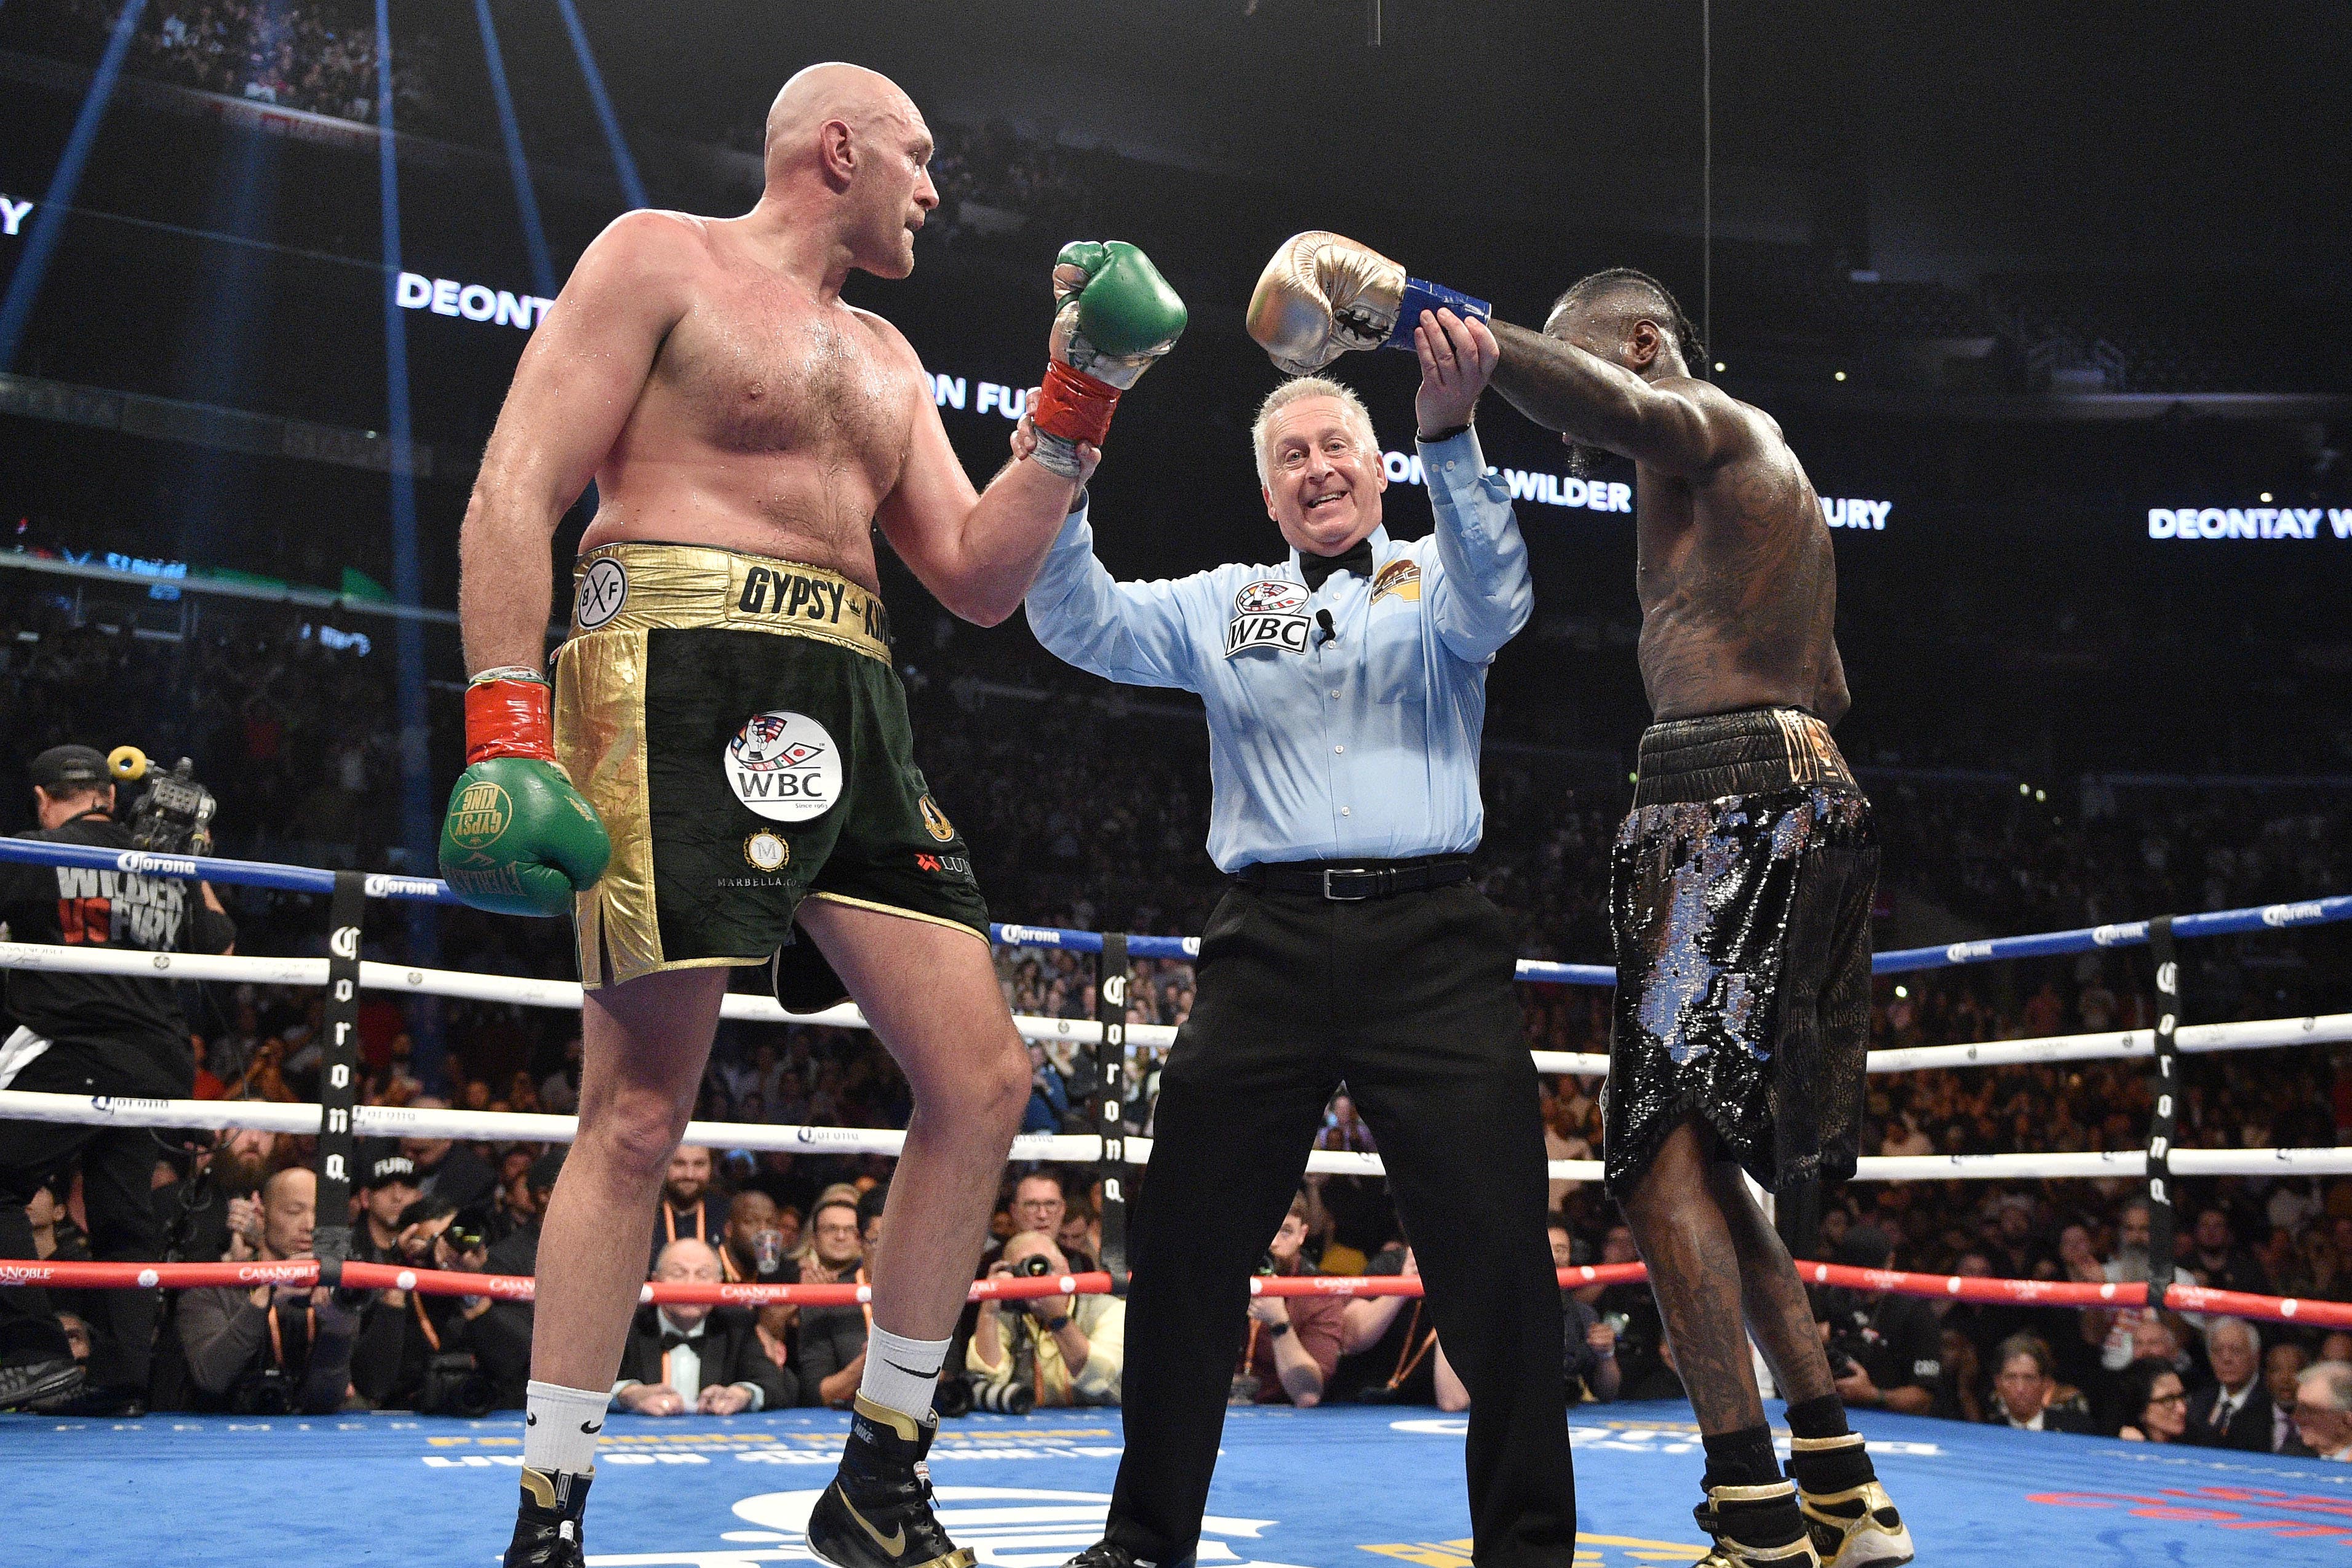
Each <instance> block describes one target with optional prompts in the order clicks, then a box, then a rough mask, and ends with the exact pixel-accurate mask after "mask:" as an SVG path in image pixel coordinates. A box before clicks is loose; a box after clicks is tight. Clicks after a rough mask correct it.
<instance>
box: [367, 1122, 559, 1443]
mask: <svg viewBox="0 0 2352 1568" xmlns="http://www.w3.org/2000/svg"><path fill="white" fill-rule="evenodd" d="M398 1157H399V1156H394V1158H398ZM377 1163H378V1164H379V1165H382V1164H383V1163H385V1162H383V1161H379V1162H377ZM403 1163H405V1161H403ZM394 1245H395V1249H396V1251H397V1252H398V1255H399V1260H400V1264H401V1266H403V1267H405V1268H410V1269H435V1270H441V1271H442V1272H444V1273H457V1274H479V1273H483V1272H486V1271H487V1270H488V1266H489V1249H490V1242H489V1238H488V1235H487V1234H486V1233H485V1229H484V1227H483V1225H482V1222H481V1221H480V1220H479V1219H478V1218H475V1217H474V1216H472V1215H470V1214H460V1213H459V1212H458V1211H457V1205H456V1204H454V1203H451V1202H450V1201H449V1200H448V1199H447V1198H444V1197H420V1198H416V1199H415V1200H414V1201H412V1202H411V1203H410V1204H409V1205H408V1207H405V1208H404V1209H403V1210H402V1211H401V1214H400V1226H399V1235H398V1239H397V1241H396V1242H395V1244H394ZM387 1261H388V1260H387ZM491 1304H492V1303H491V1300H490V1298H489V1297H488V1296H443V1295H427V1294H426V1293H425V1292H424V1291H401V1290H391V1291H377V1292H375V1299H374V1300H373V1301H371V1302H369V1303H368V1305H367V1307H366V1309H365V1311H364V1314H363V1316H362V1323H361V1328H360V1333H359V1338H358V1340H357V1342H356V1343H354V1344H353V1346H352V1388H353V1389H354V1390H355V1391H357V1392H358V1394H359V1395H360V1396H361V1397H362V1398H364V1399H365V1400H367V1402H368V1403H369V1404H371V1405H373V1406H375V1407H376V1408H377V1409H379V1410H414V1411H415V1412H416V1413H417V1414H419V1415H422V1416H471V1417H479V1416H485V1415H488V1413H489V1412H490V1411H492V1410H495V1409H498V1408H499V1407H500V1406H506V1407H508V1408H512V1409H520V1408H521V1406H522V1397H521V1396H522V1390H521V1387H520V1384H516V1385H513V1386H512V1387H511V1388H509V1389H506V1390H501V1388H500V1387H499V1378H498V1377H497V1376H496V1375H495V1374H494V1373H493V1371H492V1370H491V1368H490V1367H489V1366H488V1365H487V1364H485V1362H484V1361H483V1359H482V1356H481V1354H480V1353H481V1351H482V1349H483V1345H482V1343H481V1337H480V1333H479V1331H478V1325H479V1324H481V1323H482V1322H485V1321H486V1320H487V1318H488V1314H489V1312H490V1307H491ZM502 1393H507V1394H510V1395H511V1396H512V1397H511V1398H502V1397H501V1394H502Z"/></svg>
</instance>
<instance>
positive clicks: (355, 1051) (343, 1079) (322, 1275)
mask: <svg viewBox="0 0 2352 1568" xmlns="http://www.w3.org/2000/svg"><path fill="white" fill-rule="evenodd" d="M366 918H367V878H366V877H365V876H363V875H362V874H361V873H358V872H355V871H339V872H337V873H335V892H334V897H333V901H332V904H331V914H330V915H329V925H328V935H327V1009H326V1020H325V1021H326V1026H327V1038H326V1040H325V1041H324V1044H323V1047H322V1051H321V1054H320V1061H319V1218H318V1224H317V1228H316V1229H315V1230H314V1232H313V1234H312V1240H311V1250H312V1251H314V1252H316V1253H317V1254H318V1257H319V1282H320V1284H322V1285H339V1284H341V1282H342V1268H343V1260H344V1259H346V1258H348V1257H350V1256H351V1252H352V1226H351V1219H350V1218H349V1217H350V1214H351V1207H352V1174H353V1173H352V1163H353V1159H354V1157H355V1156H354V1151H353V1147H352V1106H353V1105H354V1104H355V1103H357V1102H358V1099H359V1061H360V1041H359V1032H360V1030H359V1023H360V928H361V926H362V925H363V924H364V923H365V921H366Z"/></svg>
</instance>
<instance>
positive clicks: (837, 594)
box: [572, 544, 890, 664]
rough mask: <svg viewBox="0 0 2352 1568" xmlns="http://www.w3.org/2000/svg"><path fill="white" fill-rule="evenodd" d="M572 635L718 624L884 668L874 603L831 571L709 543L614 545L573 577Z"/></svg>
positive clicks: (880, 622)
mask: <svg viewBox="0 0 2352 1568" xmlns="http://www.w3.org/2000/svg"><path fill="white" fill-rule="evenodd" d="M701 626H719V627H726V628H728V629H730V630H733V631H739V632H772V633H774V634H776V635H780V636H785V637H814V638H816V639H818V640H819V641H821V642H826V643H839V644H840V645H841V646H843V647H845V648H852V649H855V650H856V651H857V652H858V653H863V654H865V655H866V657H868V658H871V659H879V660H881V661H882V662H883V663H884V664H888V663H889V662H890V622H889V617H888V616H887V614H885V613H884V612H883V609H882V601H880V600H879V599H877V598H876V597H875V596H874V595H872V594H870V593H868V592H866V590H864V589H863V588H860V587H858V586H857V584H856V583H854V582H852V581H850V580H848V579H847V578H845V577H843V576H842V575H841V574H840V573H838V572H832V571H826V570H824V569H823V568H822V567H814V566H806V565H803V563H801V562H799V561H796V560H783V559H778V558H776V557H773V556H760V555H746V554H744V553H743V552H741V551H740V550H730V549H717V548H715V547H712V546H708V545H668V544H616V545H606V546H604V548H602V549H593V550H590V551H588V552H587V553H585V554H584V555H583V556H581V558H580V559H579V562H578V564H577V565H575V566H574V567H573V568H572V636H573V637H575V638H577V637H593V636H594V635H595V634H596V633H598V632H645V631H651V630H656V629H663V628H677V627H701Z"/></svg>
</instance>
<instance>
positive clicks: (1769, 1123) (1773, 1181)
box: [1604, 708, 1878, 1235]
mask: <svg viewBox="0 0 2352 1568" xmlns="http://www.w3.org/2000/svg"><path fill="white" fill-rule="evenodd" d="M1636 778H1637V782H1636V784H1635V787H1634V791H1633V810H1632V811H1631V812H1630V813H1628V814H1627V816H1626V818H1625V821H1624V823H1623V825H1622V827H1620V828H1619V829H1618V831H1617V841H1616V844H1615V847H1614V848H1613V850H1612V852H1611V856H1610V866H1609V872H1610V887H1609V905H1610V917H1611V924H1612V927H1613V929H1614V932H1615V936H1616V940H1617V994H1616V1003H1615V1016H1614V1018H1613V1020H1612V1029H1611V1031H1610V1042H1609V1088H1608V1092H1607V1095H1606V1097H1605V1098H1606V1105H1605V1108H1604V1116H1605V1125H1606V1129H1607V1133H1606V1138H1605V1140H1604V1150H1605V1155H1606V1183H1607V1187H1608V1191H1609V1193H1610V1195H1611V1196H1612V1197H1615V1198H1617V1199H1619V1200H1620V1201H1622V1200H1624V1199H1625V1198H1627V1197H1630V1196H1631V1195H1632V1193H1633V1189H1634V1187H1635V1186H1638V1185H1639V1183H1640V1181H1641V1179H1642V1175H1643V1172H1644V1171H1646V1170H1647V1169H1648V1168H1649V1165H1650V1161H1651V1159H1652V1158H1653V1157H1654V1155H1656V1153H1657V1150H1658V1146H1659V1145H1660V1144H1661V1143H1662V1142H1664V1139H1665V1136H1666V1134H1668V1133H1669V1132H1671V1131H1672V1130H1673V1129H1674V1127H1675V1124H1678V1123H1679V1122H1681V1121H1682V1120H1683V1119H1684V1118H1685V1116H1688V1115H1692V1114H1696V1115H1698V1116H1700V1117H1702V1118H1704V1119H1705V1120H1706V1124H1707V1125H1708V1126H1709V1127H1711V1128H1713V1129H1714V1131H1715V1134H1716V1136H1717V1138H1718V1139H1719V1140H1720V1141H1721V1144H1722V1145H1723V1147H1724V1149H1725V1150H1726V1151H1727V1153H1728V1154H1729V1155H1731V1156H1732V1157H1733V1158H1734V1159H1737V1160H1738V1162H1739V1164H1740V1165H1741V1166H1743V1167H1744V1168H1745V1169H1746V1170H1747V1171H1748V1174H1749V1175H1750V1176H1754V1177H1755V1178H1756V1179H1757V1180H1758V1181H1759V1183H1761V1184H1762V1185H1763V1186H1766V1187H1767V1188H1769V1189H1770V1190H1771V1191H1773V1192H1774V1193H1776V1194H1778V1195H1780V1197H1781V1199H1782V1203H1783V1207H1784V1213H1783V1215H1782V1217H1781V1218H1782V1219H1783V1221H1784V1224H1783V1234H1784V1235H1786V1234H1789V1233H1790V1231H1789V1227H1788V1225H1787V1224H1786V1223H1785V1222H1786V1221H1788V1220H1790V1219H1797V1223H1798V1224H1799V1225H1800V1226H1801V1227H1802V1228H1805V1229H1810V1213H1811V1208H1812V1205H1813V1203H1814V1202H1815V1201H1816V1200H1817V1197H1818V1194H1819V1191H1820V1188H1821V1186H1823V1185H1826V1184H1828V1183H1832V1182H1839V1181H1843V1180H1845V1179H1846V1178H1847V1177H1849V1176H1852V1175H1853V1168H1854V1157H1855V1155H1856V1153H1857V1152H1858V1151H1857V1147H1856V1145H1857V1144H1858V1142H1859V1139H1860V1136H1861V1127H1862V1106H1863V1054H1864V1051H1865V1050H1866V1049H1867V1048H1868V1043H1869V1029H1870V905H1871V897H1872V894H1873V892H1874V889H1875V886H1876V884H1877V880H1878V840H1877V832H1876V830H1875V828H1874V825H1873V823H1872V821H1871V814H1870V802H1869V801H1868V800H1865V799H1864V797H1863V794H1862V791H1861V790H1860V789H1858V788H1857V787H1856V786H1855V784H1854V781H1853V774H1852V773H1850V772H1849V771H1847V768H1846V765H1845V759H1844V758H1843V757H1841V756H1840V755H1839V754H1838V749H1837V747H1836V745H1835V743H1834V742H1832V740H1831V739H1830V734H1829V727H1827V726H1826V725H1824V724H1822V722H1821V720H1819V719H1817V718H1815V717H1813V716H1811V714H1808V713H1805V712H1803V711H1801V710H1800V709H1795V708H1762V709H1751V710H1748V711H1746V712H1740V713H1728V714H1716V715H1710V716H1707V717H1705V718H1696V719H1680V720H1675V721H1674V722H1671V723H1667V724H1660V725H1654V726H1652V727H1650V729H1649V730H1648V731H1647V732H1645V733H1644V734H1643V737H1642V751H1641V767H1640V771H1639V773H1638V774H1637V776H1636ZM1786 1210H1794V1211H1795V1213H1793V1214H1792V1213H1789V1212H1785V1211H1786ZM1798 1216H1803V1218H1798Z"/></svg>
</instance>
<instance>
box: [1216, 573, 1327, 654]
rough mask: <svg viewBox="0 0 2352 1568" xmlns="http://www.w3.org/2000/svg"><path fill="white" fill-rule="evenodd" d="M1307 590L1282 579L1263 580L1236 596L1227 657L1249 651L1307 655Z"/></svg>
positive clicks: (1244, 587)
mask: <svg viewBox="0 0 2352 1568" xmlns="http://www.w3.org/2000/svg"><path fill="white" fill-rule="evenodd" d="M1306 606H1307V590H1306V588H1305V586H1304V585H1302V584H1300V583H1296V582H1290V581H1286V580H1284V579H1282V578H1278V577H1269V578H1261V579H1259V580H1257V581H1255V582H1247V583H1244V584H1243V585H1242V591H1240V592H1239V593H1236V594H1234V616H1233V619H1232V620H1231V621H1230V622H1226V625H1225V657H1226V658H1228V659H1230V658H1232V657H1233V656H1234V654H1235V653H1241V652H1242V651H1243V650H1244V649H1247V648H1273V649H1276V650H1278V651H1279V652H1282V653H1305V652H1307V624H1308V622H1307V613H1306Z"/></svg>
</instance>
